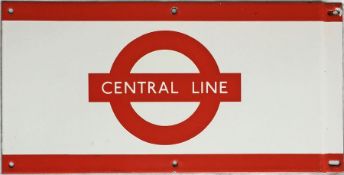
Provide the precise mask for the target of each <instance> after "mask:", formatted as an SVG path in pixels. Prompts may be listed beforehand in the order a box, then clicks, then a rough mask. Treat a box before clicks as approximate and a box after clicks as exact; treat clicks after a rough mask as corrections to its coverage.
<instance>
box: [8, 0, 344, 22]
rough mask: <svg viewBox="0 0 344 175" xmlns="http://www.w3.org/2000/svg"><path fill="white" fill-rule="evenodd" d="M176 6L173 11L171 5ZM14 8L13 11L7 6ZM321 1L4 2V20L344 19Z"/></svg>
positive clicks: (331, 4)
mask: <svg viewBox="0 0 344 175" xmlns="http://www.w3.org/2000/svg"><path fill="white" fill-rule="evenodd" d="M172 7H177V9H178V10H177V13H176V14H174V15H173V14H172V13H171V8H172ZM10 8H12V9H13V10H14V11H13V13H9V12H8V9H10ZM335 8H341V4H340V3H322V2H2V19H3V20H43V21H142V20H146V21H338V22H339V21H342V17H341V16H331V15H329V11H333V10H334V9H335Z"/></svg>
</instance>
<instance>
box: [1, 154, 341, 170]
mask: <svg viewBox="0 0 344 175" xmlns="http://www.w3.org/2000/svg"><path fill="white" fill-rule="evenodd" d="M2 158H3V160H2V161H3V162H2V170H3V173H93V172H98V173H99V172H173V171H176V172H343V171H344V166H343V162H342V160H343V154H222V155H221V154H194V155H192V154H189V155H3V156H2ZM173 160H177V161H178V166H177V167H173V166H172V161H173ZM329 160H340V161H341V165H340V166H329V165H328V161H329ZM10 161H13V162H14V163H15V166H14V167H13V168H10V167H9V166H8V164H9V162H10Z"/></svg>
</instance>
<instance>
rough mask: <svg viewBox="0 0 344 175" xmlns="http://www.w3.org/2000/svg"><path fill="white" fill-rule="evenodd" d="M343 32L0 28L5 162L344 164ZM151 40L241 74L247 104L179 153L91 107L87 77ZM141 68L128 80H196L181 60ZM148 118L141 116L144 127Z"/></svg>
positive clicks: (225, 113) (146, 25)
mask: <svg viewBox="0 0 344 175" xmlns="http://www.w3.org/2000/svg"><path fill="white" fill-rule="evenodd" d="M341 27H342V26H341V23H339V22H327V23H324V22H30V21H26V22H23V21H3V53H2V54H3V70H2V71H3V75H2V76H3V111H2V113H3V154H159V153H165V154H174V153H179V154H183V153H188V154H192V153H226V154H230V153H342V152H343V119H342V45H341V43H342V34H341ZM156 30H176V31H179V32H183V33H185V34H188V35H190V36H192V37H194V38H195V39H197V40H198V41H200V42H201V43H202V44H203V45H204V46H205V47H206V48H208V50H209V51H210V52H211V53H212V54H213V56H214V57H215V59H216V62H217V64H218V66H219V68H220V71H221V72H240V73H241V74H242V102H223V103H221V105H220V108H219V111H218V112H217V114H216V116H215V118H214V120H213V121H212V123H210V124H209V126H208V127H207V128H206V129H205V130H204V131H203V132H202V133H201V134H199V135H197V136H196V137H195V138H193V139H191V140H189V141H186V142H184V143H181V144H177V145H169V146H160V145H153V144H148V143H146V142H143V141H141V140H139V139H137V138H136V137H134V136H132V135H131V134H130V133H128V132H127V131H126V130H125V129H124V128H123V127H122V126H121V125H120V124H119V122H118V120H117V119H116V117H115V116H114V114H113V112H112V110H111V107H110V105H109V104H108V103H90V102H88V79H87V78H88V73H107V72H109V71H110V68H111V65H112V63H113V61H114V59H115V57H116V55H117V54H118V53H119V51H120V50H121V49H122V48H123V47H124V46H125V45H126V44H127V43H129V42H130V41H132V40H133V39H135V38H136V37H138V36H140V35H142V34H145V33H148V32H151V31H156ZM162 42H165V41H162ZM157 54H158V55H159V56H158V57H159V58H160V57H161V58H169V57H170V56H171V55H173V53H170V52H165V53H164V52H162V53H157ZM177 55H178V54H175V56H176V57H179V56H180V55H179V56H177ZM180 57H182V56H180ZM147 60H148V61H144V60H143V61H142V63H140V64H141V65H139V63H138V65H136V66H137V67H136V66H135V69H133V70H135V72H149V70H152V71H154V70H155V71H158V70H159V71H160V70H161V71H163V70H168V72H169V71H177V72H178V71H185V72H195V71H197V70H196V69H195V67H193V66H192V65H190V61H189V60H187V59H186V58H185V59H182V58H181V59H177V60H178V61H176V62H170V63H169V64H160V63H161V60H163V59H161V60H159V61H157V62H154V63H156V64H150V63H148V62H150V61H149V60H150V59H149V58H147ZM181 60H184V61H181ZM160 66H161V67H160ZM157 67H158V68H157ZM172 68H173V70H172ZM175 104H176V103H175ZM156 105H158V106H159V104H156ZM160 105H162V104H160ZM168 105H170V107H168V110H170V111H172V112H173V108H175V109H182V108H185V109H183V110H181V111H178V116H181V115H183V116H184V117H185V116H187V115H188V113H190V110H191V111H192V109H191V107H192V106H191V105H190V108H189V107H187V105H182V106H183V107H180V106H178V105H180V104H176V105H174V104H173V103H169V104H168ZM146 106H147V105H146ZM154 108H157V107H145V106H144V105H143V107H142V106H141V107H139V106H138V107H136V110H137V111H139V110H140V111H141V113H142V114H143V115H145V114H146V115H148V116H151V114H152V112H151V110H152V109H154ZM186 108H187V109H186ZM159 111H160V112H159ZM159 113H161V115H163V114H164V113H170V112H166V110H163V109H159V110H157V111H155V114H154V115H155V116H159ZM179 114H180V115H179ZM152 116H153V115H152ZM147 120H151V122H153V123H154V122H157V123H160V124H169V123H173V122H178V121H180V120H183V119H182V118H180V120H170V121H168V120H166V118H165V117H161V118H159V117H154V118H147Z"/></svg>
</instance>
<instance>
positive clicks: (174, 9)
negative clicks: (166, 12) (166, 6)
mask: <svg viewBox="0 0 344 175" xmlns="http://www.w3.org/2000/svg"><path fill="white" fill-rule="evenodd" d="M177 13H178V8H177V7H172V8H171V14H172V15H176V14H177Z"/></svg>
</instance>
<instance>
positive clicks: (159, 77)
mask: <svg viewBox="0 0 344 175" xmlns="http://www.w3.org/2000/svg"><path fill="white" fill-rule="evenodd" d="M115 82H117V83H118V82H119V83H121V84H120V85H118V86H116V87H117V88H119V90H118V91H117V92H120V94H119V93H117V94H116V93H115V90H114V89H115V88H114V87H115V85H114V83H115ZM124 82H126V83H127V84H129V85H130V86H131V87H132V89H134V91H135V92H132V91H130V90H128V88H127V91H126V92H127V93H125V86H124ZM137 82H144V83H145V84H144V85H142V88H141V86H140V85H138V84H137ZM162 82H164V84H165V85H166V86H165V87H166V88H167V91H161V92H160V93H159V91H160V87H161V84H162ZM206 82H207V83H210V84H211V87H212V88H213V89H210V88H207V86H206ZM220 82H222V83H223V82H224V83H225V84H224V85H223V86H220ZM104 83H108V84H105V85H104ZM148 83H150V84H153V83H154V87H155V88H154V91H153V90H149V88H148ZM201 83H202V84H201ZM134 84H135V85H134ZM208 87H209V86H208ZM221 87H223V88H221ZM220 88H221V89H222V90H221V91H222V92H223V93H221V91H220ZM151 89H152V88H151ZM201 89H202V90H201ZM104 90H105V91H106V92H107V93H108V94H107V93H104V92H103V91H104ZM213 90H215V91H216V92H214V91H213ZM141 92H142V93H141ZM173 92H174V93H173ZM207 97H210V98H212V97H215V98H216V99H217V100H219V101H232V102H239V101H241V75H240V73H222V74H219V75H217V76H210V75H209V76H206V77H202V75H200V74H197V73H194V74H192V73H179V74H176V73H175V74H172V73H170V74H167V73H165V74H149V73H140V74H138V73H136V74H130V75H129V76H120V75H117V74H115V75H111V74H99V73H97V74H89V100H90V102H110V101H111V100H119V99H123V98H126V99H128V100H129V101H132V102H134V101H135V102H147V101H175V102H176V101H183V102H185V101H190V102H191V101H200V100H201V99H207Z"/></svg>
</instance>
